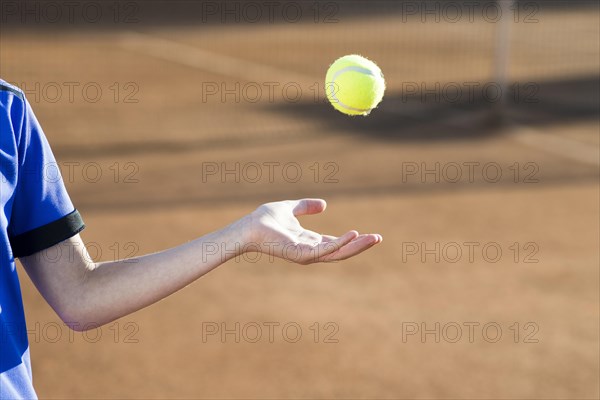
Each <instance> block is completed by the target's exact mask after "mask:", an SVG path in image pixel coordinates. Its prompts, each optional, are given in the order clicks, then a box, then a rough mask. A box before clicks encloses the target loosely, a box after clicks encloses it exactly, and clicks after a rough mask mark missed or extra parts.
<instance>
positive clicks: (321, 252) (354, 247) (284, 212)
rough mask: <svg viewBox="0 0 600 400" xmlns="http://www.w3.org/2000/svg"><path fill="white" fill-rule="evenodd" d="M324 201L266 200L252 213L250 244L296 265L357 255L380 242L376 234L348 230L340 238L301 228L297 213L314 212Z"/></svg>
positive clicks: (379, 237) (321, 209) (299, 214)
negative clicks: (251, 238) (251, 240)
mask: <svg viewBox="0 0 600 400" xmlns="http://www.w3.org/2000/svg"><path fill="white" fill-rule="evenodd" d="M325 207H326V203H325V201H324V200H319V199H304V200H289V201H281V202H275V203H267V204H264V205H262V206H260V207H259V208H258V209H256V211H255V212H254V213H253V214H252V221H253V222H252V223H253V227H252V231H253V232H255V235H254V236H255V237H254V238H253V239H254V243H256V244H257V245H258V246H259V247H260V251H262V252H265V253H269V254H271V255H274V256H277V257H280V258H284V259H287V260H290V261H294V262H298V263H300V264H309V263H312V262H326V261H337V260H343V259H346V258H349V257H352V256H354V255H356V254H359V253H361V252H363V251H365V250H367V249H368V248H370V247H371V246H373V245H375V244H377V243H379V242H381V240H382V238H381V236H380V235H377V234H363V235H359V234H358V232H356V231H349V232H347V233H345V234H344V235H342V236H340V237H335V236H330V235H322V234H319V233H316V232H313V231H311V230H308V229H304V228H303V227H302V225H300V222H299V221H298V219H296V217H297V216H301V215H309V214H318V213H320V212H322V211H323V210H324V209H325Z"/></svg>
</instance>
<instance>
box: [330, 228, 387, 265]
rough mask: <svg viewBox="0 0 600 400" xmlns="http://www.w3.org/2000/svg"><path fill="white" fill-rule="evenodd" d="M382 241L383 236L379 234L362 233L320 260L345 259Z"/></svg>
mask: <svg viewBox="0 0 600 400" xmlns="http://www.w3.org/2000/svg"><path fill="white" fill-rule="evenodd" d="M381 241H382V237H381V235H378V234H364V235H360V236H358V237H357V238H356V239H354V240H353V241H351V242H350V243H348V244H347V245H345V246H343V247H341V248H340V249H339V250H338V251H336V252H334V253H330V254H328V255H326V256H324V257H321V259H320V260H319V261H327V262H331V261H340V260H345V259H347V258H350V257H353V256H355V255H357V254H360V253H362V252H363V251H365V250H368V249H370V248H371V247H373V246H375V245H376V244H378V243H381Z"/></svg>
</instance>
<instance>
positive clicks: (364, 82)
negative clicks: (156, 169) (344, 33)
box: [325, 54, 385, 115]
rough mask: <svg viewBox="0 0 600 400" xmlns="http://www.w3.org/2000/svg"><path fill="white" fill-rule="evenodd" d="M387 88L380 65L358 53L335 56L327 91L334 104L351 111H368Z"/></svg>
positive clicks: (326, 78) (326, 79)
mask: <svg viewBox="0 0 600 400" xmlns="http://www.w3.org/2000/svg"><path fill="white" fill-rule="evenodd" d="M384 92H385V80H384V79H383V73H382V72H381V69H379V67H378V66H377V64H375V63H374V62H373V61H371V60H368V59H366V58H365V57H362V56H359V55H357V54H352V55H348V56H344V57H341V58H338V59H337V60H335V62H334V63H333V64H331V66H330V67H329V69H328V70H327V75H326V77H325V93H326V94H327V99H329V102H330V103H331V105H333V108H335V109H336V110H338V111H340V112H343V113H344V114H348V115H369V113H370V112H371V110H372V109H374V108H375V107H377V105H378V104H379V102H380V101H381V99H382V98H383V93H384Z"/></svg>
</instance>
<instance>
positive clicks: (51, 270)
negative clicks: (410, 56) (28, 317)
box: [21, 199, 381, 330]
mask: <svg viewBox="0 0 600 400" xmlns="http://www.w3.org/2000/svg"><path fill="white" fill-rule="evenodd" d="M324 209H325V202H324V201H323V200H317V199H304V200H296V201H282V202H276V203H268V204H265V205H262V206H260V207H259V208H258V209H256V210H255V211H254V212H252V213H251V214H249V215H247V216H245V217H243V218H241V219H239V220H237V221H235V222H234V223H232V224H231V225H229V226H227V227H225V228H223V229H221V230H218V231H216V232H213V233H210V234H207V235H205V236H202V237H200V238H198V239H196V240H193V241H191V242H189V243H186V244H183V245H180V246H177V247H175V248H172V249H169V250H165V251H161V252H159V253H154V254H148V255H145V256H141V257H136V258H132V259H128V260H119V261H110V262H99V263H94V262H92V261H91V260H90V257H89V255H88V254H87V250H86V249H85V246H84V244H83V242H82V240H81V238H80V236H79V235H75V236H73V237H72V238H70V239H68V240H66V241H64V242H62V243H59V244H57V245H56V246H66V249H64V248H63V249H61V251H57V252H53V251H52V250H50V251H51V253H50V254H60V255H61V256H60V258H59V259H58V260H55V259H52V260H49V259H48V257H42V256H40V255H41V253H42V252H40V253H37V254H34V255H31V256H28V257H23V258H22V259H21V262H22V263H23V265H24V267H25V269H26V271H27V273H28V274H29V276H30V277H31V279H32V281H33V282H34V284H35V285H36V287H37V288H38V290H39V291H40V293H42V295H43V296H44V298H45V299H46V301H48V303H49V304H50V305H51V306H52V308H53V309H54V310H55V311H56V312H57V314H58V315H59V316H60V317H61V318H62V319H63V321H65V323H67V324H68V325H69V326H71V328H73V329H75V330H85V329H92V328H95V327H97V326H99V325H102V324H105V323H107V322H110V321H113V320H115V319H117V318H120V317H122V316H125V315H127V314H130V313H132V312H134V311H137V310H139V309H141V308H144V307H146V306H148V305H150V304H152V303H155V302H156V301H158V300H160V299H162V298H164V297H167V296H168V295H170V294H172V293H174V292H176V291H177V290H179V289H181V288H183V287H184V286H186V285H189V284H190V283H192V282H193V281H195V280H196V279H198V278H199V277H201V276H202V275H204V274H206V273H207V272H209V271H211V270H212V269H214V268H216V267H218V266H219V265H221V264H222V263H224V262H225V261H227V260H229V259H231V258H233V257H236V256H239V255H241V253H242V252H244V251H260V252H262V253H265V254H269V255H273V256H275V257H279V258H283V259H287V260H290V261H293V262H297V263H300V264H310V263H313V262H322V261H336V260H342V259H345V258H348V257H351V256H353V255H356V254H358V253H361V252H363V251H364V250H366V249H368V248H369V247H371V246H373V245H375V244H377V243H379V242H380V241H381V236H380V235H377V234H367V235H359V234H358V233H357V232H356V231H350V232H348V233H346V234H344V235H342V236H341V237H339V238H336V237H333V236H327V235H320V234H317V233H315V232H312V231H309V230H306V229H304V228H302V226H301V225H300V223H299V222H298V220H297V219H296V216H300V215H306V214H317V213H320V212H322V211H323V210H324Z"/></svg>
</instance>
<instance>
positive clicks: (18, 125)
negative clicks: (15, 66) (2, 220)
mask: <svg viewBox="0 0 600 400" xmlns="http://www.w3.org/2000/svg"><path fill="white" fill-rule="evenodd" d="M11 108H13V109H12V110H11V122H12V125H13V132H14V135H15V145H16V154H17V182H16V186H15V191H14V199H13V206H12V211H11V216H10V222H9V226H8V233H9V238H10V243H11V247H12V250H13V255H14V256H15V257H23V256H27V255H31V254H34V253H36V252H38V251H41V250H44V249H46V248H48V247H51V246H54V245H55V244H57V243H60V242H62V241H63V240H66V239H68V238H70V237H71V236H74V235H75V234H77V233H78V232H80V231H81V230H83V228H84V227H85V225H84V224H83V221H82V219H81V216H80V215H79V213H78V212H77V210H76V209H75V208H74V207H73V204H72V202H71V199H70V198H69V195H68V194H67V191H66V189H65V186H64V182H63V179H62V176H61V173H60V169H59V166H58V164H57V162H56V160H55V158H54V155H53V154H52V150H51V149H50V145H49V144H48V141H47V139H46V137H45V135H44V132H43V131H42V128H41V126H40V124H39V122H38V120H37V118H36V117H35V115H34V114H33V111H32V109H31V106H30V104H29V102H28V101H27V99H25V97H24V96H23V97H22V98H21V101H20V102H17V103H16V104H13V107H11ZM19 114H20V115H19Z"/></svg>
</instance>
